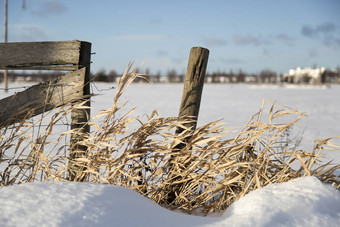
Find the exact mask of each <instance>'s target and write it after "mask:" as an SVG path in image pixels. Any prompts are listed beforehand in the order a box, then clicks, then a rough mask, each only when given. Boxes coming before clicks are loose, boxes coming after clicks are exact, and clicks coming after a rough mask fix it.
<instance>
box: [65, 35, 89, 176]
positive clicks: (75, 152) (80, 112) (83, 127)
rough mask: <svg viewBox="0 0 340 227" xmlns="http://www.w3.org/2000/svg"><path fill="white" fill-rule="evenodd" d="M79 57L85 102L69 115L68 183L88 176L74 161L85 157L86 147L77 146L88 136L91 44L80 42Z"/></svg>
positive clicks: (84, 168) (83, 168) (82, 167)
mask: <svg viewBox="0 0 340 227" xmlns="http://www.w3.org/2000/svg"><path fill="white" fill-rule="evenodd" d="M80 48H81V49H80V56H79V68H83V67H86V71H85V83H84V89H83V95H84V96H85V97H86V100H87V102H86V103H85V107H88V108H78V109H77V108H75V109H74V110H73V111H72V113H71V129H72V130H74V132H73V133H72V134H71V144H70V145H71V152H70V154H69V160H70V163H69V166H68V176H67V178H68V180H69V181H86V179H87V177H88V175H87V174H84V173H83V172H84V170H86V167H84V166H82V165H79V163H77V161H76V160H75V159H77V158H81V157H86V156H87V147H86V146H85V145H83V144H79V142H80V141H84V140H86V138H88V136H89V134H90V126H89V124H88V121H89V119H90V114H91V113H90V106H91V105H90V94H91V92H90V64H91V43H88V42H81V47H80Z"/></svg>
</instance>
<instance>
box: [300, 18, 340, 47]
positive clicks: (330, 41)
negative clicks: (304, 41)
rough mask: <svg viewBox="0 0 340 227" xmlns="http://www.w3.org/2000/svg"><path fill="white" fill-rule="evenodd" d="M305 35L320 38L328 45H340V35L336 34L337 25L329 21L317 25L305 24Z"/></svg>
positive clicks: (302, 30) (303, 31)
mask: <svg viewBox="0 0 340 227" xmlns="http://www.w3.org/2000/svg"><path fill="white" fill-rule="evenodd" d="M301 33H302V35H303V36H305V37H308V38H313V39H318V40H320V41H321V42H322V43H323V44H324V45H326V46H333V45H340V37H337V36H336V35H337V34H336V27H335V25H334V24H333V23H330V22H327V23H324V24H320V25H317V26H314V27H313V26H310V25H304V26H302V28H301Z"/></svg>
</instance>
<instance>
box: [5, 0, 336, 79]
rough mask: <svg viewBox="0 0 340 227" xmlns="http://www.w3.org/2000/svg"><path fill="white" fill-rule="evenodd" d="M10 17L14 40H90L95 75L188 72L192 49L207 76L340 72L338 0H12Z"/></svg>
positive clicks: (11, 34)
mask: <svg viewBox="0 0 340 227" xmlns="http://www.w3.org/2000/svg"><path fill="white" fill-rule="evenodd" d="M3 11H4V4H3V1H2V3H1V4H0V12H1V15H2V16H1V21H2V22H1V25H2V24H3ZM8 18H9V21H8V23H9V27H8V31H9V37H8V39H9V41H10V42H19V41H20V42H21V41H61V40H75V39H77V40H83V41H88V42H91V43H92V52H96V54H95V55H93V56H92V61H93V64H92V66H91V67H92V68H91V70H92V71H93V72H97V71H99V70H101V69H105V70H106V71H107V72H108V71H110V70H111V69H114V70H116V71H117V72H118V73H122V72H123V71H124V69H125V68H126V66H127V65H128V63H129V62H130V61H133V62H134V63H135V66H140V67H141V68H142V69H145V68H149V69H150V71H151V73H157V72H159V71H160V72H161V73H166V72H167V71H169V70H172V69H176V70H177V71H178V72H179V73H184V72H185V71H186V66H187V61H188V56H189V51H190V48H191V47H193V46H203V47H206V48H208V49H209V50H210V56H209V62H208V71H209V72H214V71H226V72H229V71H230V70H233V71H239V70H240V69H241V70H243V71H245V72H248V73H258V72H260V71H261V70H263V69H271V70H274V71H276V72H278V73H284V72H287V71H288V70H289V69H290V68H295V67H297V66H301V67H309V66H310V67H312V66H325V67H326V68H336V67H338V66H339V67H340V1H338V0H322V1H321V0H319V1H316V0H305V1H302V0H285V1H277V0H266V1H265V0H257V1H255V0H238V1H228V0H209V1H208V0H205V1H201V0H171V1H161V0H158V1H154V0H143V1H137V0H129V1H117V0H98V1H94V0H25V8H24V9H23V0H9V15H8ZM0 31H1V37H0V38H1V39H0V41H3V36H4V35H3V34H4V30H3V27H1V29H0Z"/></svg>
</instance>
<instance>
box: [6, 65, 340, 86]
mask: <svg viewBox="0 0 340 227" xmlns="http://www.w3.org/2000/svg"><path fill="white" fill-rule="evenodd" d="M136 72H137V73H140V74H141V75H143V77H141V78H137V79H136V80H135V81H134V82H135V83H143V82H146V83H147V82H152V83H183V82H184V77H185V75H183V74H180V73H178V72H177V71H176V70H174V69H173V70H169V71H168V72H167V73H166V74H165V75H162V74H161V73H160V72H158V73H156V74H151V73H150V70H149V69H146V70H145V71H143V72H142V71H140V70H139V69H136ZM63 73H64V72H56V71H38V72H35V71H34V72H28V71H21V72H18V71H11V70H10V71H8V81H9V82H14V81H17V82H42V81H46V80H50V79H53V78H56V77H57V76H59V75H61V74H63ZM120 76H121V75H120V74H118V73H117V72H116V71H115V70H111V71H109V72H106V71H105V70H100V71H98V72H97V73H94V74H93V73H92V74H91V79H92V81H97V82H111V83H112V82H113V83H114V82H117V81H118V79H119V78H120ZM2 81H3V72H0V82H2ZM205 81H206V83H259V84H263V83H265V84H277V83H293V81H292V80H291V78H287V77H285V76H284V75H283V74H277V73H276V72H275V71H273V70H269V69H266V70H262V71H261V72H260V73H258V74H255V73H252V74H249V73H246V72H244V71H242V70H239V71H237V72H234V71H232V70H230V71H229V72H213V73H207V74H206V77H205ZM309 81H310V78H308V76H307V75H306V77H305V78H304V80H300V82H301V83H308V82H309ZM320 81H321V83H340V67H338V68H337V69H336V70H326V71H325V72H324V73H323V75H322V76H321V80H320Z"/></svg>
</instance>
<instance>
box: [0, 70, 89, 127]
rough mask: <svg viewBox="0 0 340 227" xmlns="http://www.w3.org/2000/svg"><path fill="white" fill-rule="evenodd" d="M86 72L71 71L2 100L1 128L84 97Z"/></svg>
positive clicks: (0, 111)
mask: <svg viewBox="0 0 340 227" xmlns="http://www.w3.org/2000/svg"><path fill="white" fill-rule="evenodd" d="M85 72H86V68H82V69H80V70H77V71H74V72H69V73H67V74H65V75H62V76H59V77H57V78H56V79H54V80H51V81H47V82H44V83H40V84H37V85H34V86H32V87H30V88H28V89H26V90H25V91H22V92H18V93H16V94H15V95H12V96H9V97H7V98H4V99H2V100H0V128H3V127H6V126H8V125H11V124H13V123H16V122H20V121H22V120H23V119H24V118H25V117H27V116H29V117H32V116H36V115H38V114H41V113H43V112H45V111H49V110H51V109H53V108H55V107H58V106H62V105H64V104H67V103H70V102H74V101H77V100H79V99H82V98H83V97H84V95H83V89H84V79H85Z"/></svg>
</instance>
